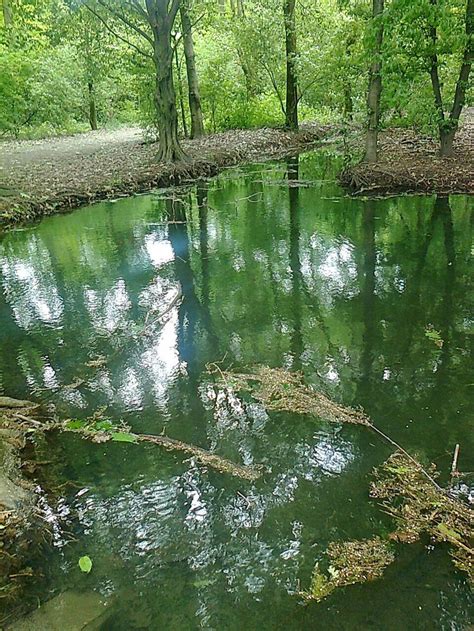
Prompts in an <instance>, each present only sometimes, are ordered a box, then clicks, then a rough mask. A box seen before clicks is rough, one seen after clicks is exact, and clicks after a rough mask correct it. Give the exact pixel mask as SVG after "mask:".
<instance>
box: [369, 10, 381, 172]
mask: <svg viewBox="0 0 474 631" xmlns="http://www.w3.org/2000/svg"><path fill="white" fill-rule="evenodd" d="M383 11H384V0H372V25H373V27H374V29H375V39H374V41H373V44H372V63H371V65H370V70H369V89H368V92H367V109H368V121H367V136H366V143H365V157H364V160H365V161H366V162H377V157H378V155H377V141H378V133H379V125H380V97H381V94H382V59H381V53H382V43H383V30H384V28H383V21H382V14H383Z"/></svg>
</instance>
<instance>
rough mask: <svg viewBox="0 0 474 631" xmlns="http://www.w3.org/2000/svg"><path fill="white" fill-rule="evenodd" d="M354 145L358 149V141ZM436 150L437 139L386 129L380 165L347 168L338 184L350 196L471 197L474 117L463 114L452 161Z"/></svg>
mask: <svg viewBox="0 0 474 631" xmlns="http://www.w3.org/2000/svg"><path fill="white" fill-rule="evenodd" d="M356 143H357V144H358V145H359V150H360V139H357V140H356ZM438 147H439V143H438V141H437V140H436V139H433V138H430V137H428V136H420V135H419V134H416V133H415V132H414V131H412V130H408V129H389V130H386V131H385V132H383V133H382V134H381V135H380V150H379V155H380V160H379V162H378V163H377V164H366V163H359V164H356V165H354V166H350V167H348V168H347V169H345V170H344V171H343V172H342V173H341V176H340V182H341V184H342V185H343V186H344V187H345V188H346V189H348V190H349V191H350V193H351V194H353V195H382V196H386V195H396V194H400V193H417V194H432V193H438V194H456V193H461V194H468V195H472V194H474V115H472V116H467V115H466V117H465V120H464V122H463V124H462V126H461V127H460V129H459V131H458V133H457V135H456V140H455V151H454V156H453V157H452V158H441V157H440V156H439V149H438Z"/></svg>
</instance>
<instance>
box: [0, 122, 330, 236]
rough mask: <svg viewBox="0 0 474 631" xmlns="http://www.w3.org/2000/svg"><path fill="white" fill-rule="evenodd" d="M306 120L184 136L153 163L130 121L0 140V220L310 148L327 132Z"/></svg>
mask: <svg viewBox="0 0 474 631" xmlns="http://www.w3.org/2000/svg"><path fill="white" fill-rule="evenodd" d="M334 131H335V130H334V128H333V127H331V126H329V125H326V126H324V125H316V124H311V125H306V126H304V127H303V128H302V130H301V131H300V132H299V133H293V132H288V131H283V130H277V129H257V130H235V131H229V132H225V133H221V134H214V135H211V136H206V137H204V138H201V139H196V140H189V141H186V142H184V143H183V144H184V147H185V149H186V151H187V153H188V155H189V162H187V163H184V164H178V165H167V164H163V163H157V162H156V160H155V155H156V145H155V144H153V143H148V144H146V143H144V141H143V138H142V135H141V134H140V132H139V130H137V129H136V128H128V129H123V130H119V131H113V132H107V131H100V132H90V133H87V134H80V135H78V136H70V137H66V138H58V139H52V140H51V139H50V140H42V141H15V142H11V143H4V144H3V146H2V155H1V158H0V175H1V183H0V227H1V226H5V225H8V224H12V223H16V222H19V221H25V220H31V219H34V218H36V217H40V216H42V215H47V214H51V213H54V212H60V211H63V210H68V209H70V208H73V207H76V206H80V205H81V204H86V203H90V202H92V201H94V200H99V199H106V198H111V197H118V196H120V195H127V194H130V193H134V192H143V191H146V190H149V189H151V188H154V187H164V186H168V185H174V184H179V183H182V182H185V181H187V180H192V179H196V178H199V177H209V176H212V175H215V174H216V173H218V171H219V170H220V169H221V168H223V167H227V166H232V165H236V164H241V163H244V162H251V161H256V160H261V159H268V158H274V157H280V156H283V155H286V154H288V153H294V152H295V151H301V150H303V149H307V148H310V147H311V146H313V145H314V144H316V143H318V142H320V141H321V140H323V139H325V138H327V137H328V136H330V135H331V134H332V133H333V132H334Z"/></svg>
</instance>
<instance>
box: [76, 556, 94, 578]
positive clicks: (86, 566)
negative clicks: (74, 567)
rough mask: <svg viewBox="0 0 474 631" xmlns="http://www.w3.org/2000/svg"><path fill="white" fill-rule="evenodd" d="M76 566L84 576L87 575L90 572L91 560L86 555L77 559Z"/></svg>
mask: <svg viewBox="0 0 474 631" xmlns="http://www.w3.org/2000/svg"><path fill="white" fill-rule="evenodd" d="M78 565H79V567H80V568H81V572H84V573H85V574H89V572H90V571H91V570H92V560H91V558H90V557H88V556H87V555H85V556H83V557H81V558H80V559H79V564H78Z"/></svg>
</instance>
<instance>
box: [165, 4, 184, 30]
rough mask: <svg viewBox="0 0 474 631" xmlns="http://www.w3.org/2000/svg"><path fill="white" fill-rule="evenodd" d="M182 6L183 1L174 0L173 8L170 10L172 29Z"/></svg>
mask: <svg viewBox="0 0 474 631" xmlns="http://www.w3.org/2000/svg"><path fill="white" fill-rule="evenodd" d="M180 4H181V0H172V2H171V7H170V10H169V13H168V15H169V25H170V27H171V26H172V25H173V22H174V20H175V18H176V15H177V13H178V11H179V5H180Z"/></svg>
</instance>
